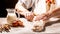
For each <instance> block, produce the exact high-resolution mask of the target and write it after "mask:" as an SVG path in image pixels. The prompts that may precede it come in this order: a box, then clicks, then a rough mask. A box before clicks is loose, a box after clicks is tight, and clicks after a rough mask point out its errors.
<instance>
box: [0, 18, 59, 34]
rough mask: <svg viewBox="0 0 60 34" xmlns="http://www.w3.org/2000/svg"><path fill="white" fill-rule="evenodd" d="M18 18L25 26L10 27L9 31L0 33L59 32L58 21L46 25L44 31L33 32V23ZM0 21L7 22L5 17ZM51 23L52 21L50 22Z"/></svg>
mask: <svg viewBox="0 0 60 34" xmlns="http://www.w3.org/2000/svg"><path fill="white" fill-rule="evenodd" d="M19 20H21V21H23V23H24V25H25V27H24V28H21V27H16V28H13V27H11V30H10V32H8V33H7V32H2V33H0V34H46V33H60V21H57V23H54V24H52V25H50V26H46V30H45V31H44V32H33V31H32V30H31V28H32V25H33V23H32V22H29V21H27V20H26V19H25V18H20V19H19ZM0 21H1V22H2V23H7V19H6V18H0ZM51 23H52V22H51Z"/></svg>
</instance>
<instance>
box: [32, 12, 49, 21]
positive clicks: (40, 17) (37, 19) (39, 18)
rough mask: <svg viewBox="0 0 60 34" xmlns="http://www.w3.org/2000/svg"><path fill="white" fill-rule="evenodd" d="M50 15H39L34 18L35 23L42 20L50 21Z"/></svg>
mask: <svg viewBox="0 0 60 34" xmlns="http://www.w3.org/2000/svg"><path fill="white" fill-rule="evenodd" d="M49 17H50V16H49V14H47V13H46V14H42V15H37V16H35V17H34V19H33V21H40V20H43V21H44V20H48V19H49Z"/></svg>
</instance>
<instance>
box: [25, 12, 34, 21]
mask: <svg viewBox="0 0 60 34" xmlns="http://www.w3.org/2000/svg"><path fill="white" fill-rule="evenodd" d="M25 18H26V19H27V20H29V21H32V20H33V18H34V14H33V13H32V12H27V13H26V14H25Z"/></svg>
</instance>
